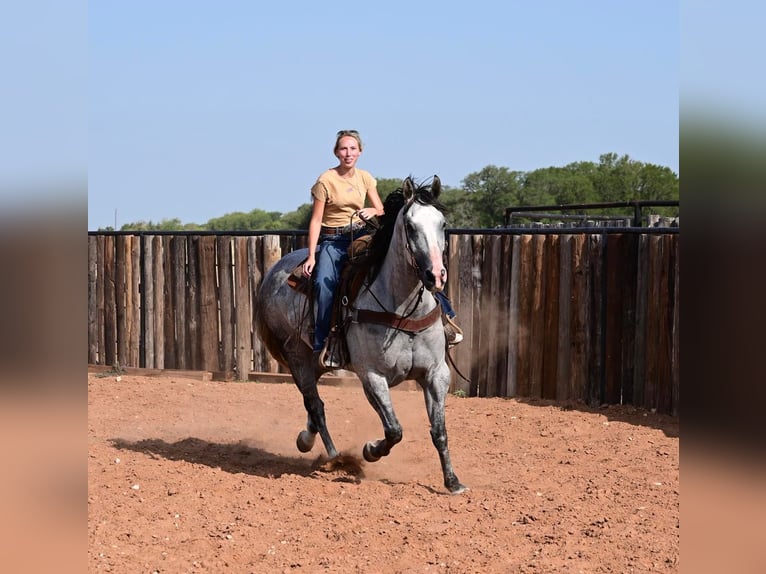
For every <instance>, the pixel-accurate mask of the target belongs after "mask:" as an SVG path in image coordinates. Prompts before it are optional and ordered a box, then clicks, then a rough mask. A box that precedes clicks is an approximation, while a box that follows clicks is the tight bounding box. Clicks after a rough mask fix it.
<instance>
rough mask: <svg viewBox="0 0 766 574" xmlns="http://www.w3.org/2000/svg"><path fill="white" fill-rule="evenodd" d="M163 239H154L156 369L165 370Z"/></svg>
mask: <svg viewBox="0 0 766 574" xmlns="http://www.w3.org/2000/svg"><path fill="white" fill-rule="evenodd" d="M163 245H164V244H163V241H162V237H160V236H159V235H157V236H155V237H154V238H153V239H152V275H153V276H154V313H153V315H154V367H155V368H157V369H164V368H165V252H164V249H163Z"/></svg>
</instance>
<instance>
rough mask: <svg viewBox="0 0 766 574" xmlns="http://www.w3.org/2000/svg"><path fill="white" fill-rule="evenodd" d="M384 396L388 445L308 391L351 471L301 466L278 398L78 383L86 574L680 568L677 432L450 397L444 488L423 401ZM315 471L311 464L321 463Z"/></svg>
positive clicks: (169, 381) (108, 378) (276, 388)
mask: <svg viewBox="0 0 766 574" xmlns="http://www.w3.org/2000/svg"><path fill="white" fill-rule="evenodd" d="M413 385H414V384H411V383H405V385H404V388H402V389H399V388H397V389H394V390H392V400H393V403H394V407H395V408H396V412H397V415H398V417H399V419H400V422H401V423H402V426H403V427H404V440H403V441H402V442H401V443H400V444H398V445H397V446H396V447H395V448H394V449H393V451H392V453H391V455H390V456H388V457H385V458H383V459H381V460H380V461H379V462H376V463H361V448H362V445H363V444H364V443H365V442H366V441H368V440H371V439H377V438H381V436H382V430H381V426H380V422H379V420H378V419H377V416H376V415H375V413H374V411H373V410H372V408H371V407H370V406H369V404H368V403H367V402H366V399H365V397H364V394H363V392H362V390H361V387H360V386H359V384H358V383H355V384H353V385H345V386H331V385H322V386H321V388H320V393H321V395H322V397H323V399H324V402H325V407H326V411H327V418H328V424H329V425H330V430H331V432H332V434H333V438H334V440H335V444H336V446H337V447H338V448H339V449H340V450H341V451H342V452H343V453H344V454H347V455H353V457H355V458H357V459H358V460H359V461H360V463H361V465H362V468H361V475H356V474H354V472H353V470H352V469H351V468H348V469H342V470H338V469H335V470H327V469H326V468H325V469H324V470H323V469H322V466H323V463H325V462H326V461H325V460H324V458H322V455H323V454H324V450H323V448H322V447H321V441H320V440H319V439H317V444H316V445H315V446H314V450H313V451H312V452H310V453H307V454H301V453H300V452H298V450H297V449H296V447H295V438H296V435H297V433H298V431H299V430H301V429H302V428H304V424H305V419H306V414H305V411H304V410H303V404H302V400H301V397H300V393H299V392H298V390H297V389H296V388H295V387H294V386H293V385H292V384H276V383H252V382H251V383H237V382H213V381H201V380H196V379H190V378H180V377H178V378H176V377H168V376H164V377H154V376H152V377H141V376H129V375H122V376H119V377H118V376H116V375H114V374H112V375H105V374H94V373H91V374H89V375H88V456H89V458H88V571H89V572H94V573H95V572H113V573H123V572H124V573H130V574H135V573H154V572H158V573H165V572H168V573H176V572H179V573H186V572H192V573H197V572H211V573H219V572H232V573H263V572H279V573H282V572H334V573H335V572H339V573H346V572H349V573H351V572H354V573H355V572H364V573H376V572H381V573H388V572H450V573H463V572H477V573H478V572H481V573H511V572H527V573H531V572H535V573H548V572H567V573H580V572H583V573H591V572H617V573H621V574H622V573H629V572H678V571H679V567H680V566H679V538H680V531H679V466H678V460H679V455H678V446H679V444H678V419H677V418H671V417H668V416H661V415H657V414H653V413H650V412H645V411H642V410H639V409H634V408H632V407H608V408H600V409H590V408H588V407H585V406H584V405H581V404H574V403H573V404H557V403H551V402H546V401H522V400H516V399H499V398H493V399H480V398H460V397H456V396H450V397H449V399H448V401H447V410H446V416H447V429H448V433H449V444H450V450H451V454H452V459H453V463H454V467H455V471H456V473H457V475H458V477H459V478H460V480H461V482H463V484H465V485H466V486H468V487H469V488H470V490H469V491H468V492H465V493H463V494H459V495H450V494H448V493H447V491H446V490H445V488H444V486H443V484H442V475H441V470H440V467H439V460H438V457H437V454H436V450H435V449H434V447H433V445H432V444H431V439H430V435H429V432H428V431H429V427H428V419H427V416H426V413H425V408H424V404H423V398H422V395H421V393H420V392H419V391H417V390H415V388H414V386H413ZM325 466H326V465H325Z"/></svg>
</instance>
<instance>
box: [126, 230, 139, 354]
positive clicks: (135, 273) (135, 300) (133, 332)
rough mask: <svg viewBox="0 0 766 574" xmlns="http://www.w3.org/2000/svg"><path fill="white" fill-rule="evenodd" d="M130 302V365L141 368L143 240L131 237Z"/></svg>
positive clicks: (127, 287) (128, 289) (128, 286)
mask: <svg viewBox="0 0 766 574" xmlns="http://www.w3.org/2000/svg"><path fill="white" fill-rule="evenodd" d="M126 289H127V291H128V293H129V294H130V296H129V298H128V301H129V304H128V316H129V317H130V320H129V321H128V364H129V365H130V366H131V367H140V366H141V328H142V325H141V238H140V237H139V236H131V237H130V282H129V283H128V285H127V286H126Z"/></svg>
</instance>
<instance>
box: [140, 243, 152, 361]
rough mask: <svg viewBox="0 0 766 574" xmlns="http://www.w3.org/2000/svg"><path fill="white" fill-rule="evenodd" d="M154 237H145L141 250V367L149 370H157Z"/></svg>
mask: <svg viewBox="0 0 766 574" xmlns="http://www.w3.org/2000/svg"><path fill="white" fill-rule="evenodd" d="M153 241H154V235H144V236H143V237H142V238H141V248H142V250H143V252H144V260H143V262H142V264H141V284H142V286H143V295H142V306H143V309H142V315H143V318H144V320H143V328H142V331H143V332H142V349H141V351H142V354H143V361H142V363H141V366H143V367H146V368H148V369H153V368H155V362H154V250H153V249H152V243H153Z"/></svg>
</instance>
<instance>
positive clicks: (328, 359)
mask: <svg viewBox="0 0 766 574" xmlns="http://www.w3.org/2000/svg"><path fill="white" fill-rule="evenodd" d="M328 342H329V337H328ZM328 342H325V344H324V347H323V348H322V350H321V351H314V359H315V362H316V363H317V365H318V366H319V368H321V369H340V367H341V364H340V359H338V356H337V353H333V352H331V351H330V349H329V348H328V347H329V345H328Z"/></svg>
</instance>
